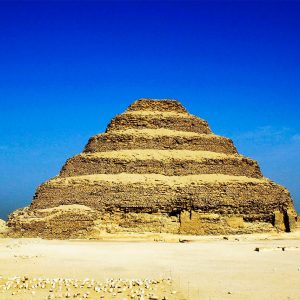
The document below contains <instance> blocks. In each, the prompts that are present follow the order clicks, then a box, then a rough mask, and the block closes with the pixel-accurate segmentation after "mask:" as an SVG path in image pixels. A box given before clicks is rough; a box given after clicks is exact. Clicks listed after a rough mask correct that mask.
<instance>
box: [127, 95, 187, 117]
mask: <svg viewBox="0 0 300 300" xmlns="http://www.w3.org/2000/svg"><path fill="white" fill-rule="evenodd" d="M127 110H128V111H146V110H151V111H174V112H181V113H186V112H187V110H186V109H185V108H184V107H183V105H182V104H181V103H180V102H179V101H178V100H176V99H152V98H140V99H138V100H136V101H134V102H133V103H132V104H131V105H130V106H129V107H128V109H127Z"/></svg>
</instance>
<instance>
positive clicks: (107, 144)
mask: <svg viewBox="0 0 300 300" xmlns="http://www.w3.org/2000/svg"><path fill="white" fill-rule="evenodd" d="M126 149H174V150H204V151H211V152H220V153H228V154H234V153H237V151H236V148H235V146H234V145H233V142H232V140H230V139H228V138H225V137H221V136H217V135H214V134H197V133H193V132H182V131H174V130H168V129H160V130H155V129H140V130H132V129H131V130H121V131H113V132H109V133H103V134H98V135H96V136H94V137H92V138H91V139H90V140H89V141H88V143H87V145H86V147H85V149H84V152H103V151H112V150H126Z"/></svg>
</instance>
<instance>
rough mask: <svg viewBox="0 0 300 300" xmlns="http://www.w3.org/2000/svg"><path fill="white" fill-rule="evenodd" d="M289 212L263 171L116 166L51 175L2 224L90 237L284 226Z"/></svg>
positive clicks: (48, 234) (284, 195) (18, 230)
mask: <svg viewBox="0 0 300 300" xmlns="http://www.w3.org/2000/svg"><path fill="white" fill-rule="evenodd" d="M262 198H263V199H264V204H263V205H262V204H261V203H262V201H261V199H262ZM50 205H51V207H49V206H50ZM296 220H297V215H296V213H295V211H294V209H293V204H292V201H291V199H290V195H289V193H288V191H287V190H286V189H285V188H283V187H281V186H279V185H277V184H274V183H273V182H272V181H270V180H268V179H266V178H262V179H256V178H248V177H244V176H229V175H206V174H204V175H189V176H164V175H159V174H124V173H123V174H98V175H86V176H76V177H66V178H61V177H57V178H54V179H52V180H50V181H48V182H46V183H44V184H43V185H41V186H40V187H39V188H38V190H37V193H36V195H35V197H34V201H33V203H32V204H31V206H30V207H28V208H25V209H23V210H18V211H16V212H14V213H13V214H12V215H11V216H10V218H9V222H8V225H9V227H10V228H11V232H12V233H13V234H16V235H22V236H41V237H45V238H71V237H72V238H74V237H91V236H92V237H95V238H96V237H99V236H101V232H163V233H173V234H174V233H175V234H195V235H201V234H241V233H254V232H266V231H274V230H275V231H276V230H279V231H291V230H293V229H294V228H295V226H296Z"/></svg>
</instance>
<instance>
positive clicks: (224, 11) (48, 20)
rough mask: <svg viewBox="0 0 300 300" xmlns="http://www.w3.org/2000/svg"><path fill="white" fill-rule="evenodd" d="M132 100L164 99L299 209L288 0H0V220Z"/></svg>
mask: <svg viewBox="0 0 300 300" xmlns="http://www.w3.org/2000/svg"><path fill="white" fill-rule="evenodd" d="M140 97H153V98H176V99H178V100H180V101H181V102H182V103H183V104H184V105H185V106H186V107H187V108H188V109H189V111H190V112H191V113H193V114H196V115H198V116H200V117H202V118H204V119H206V120H207V121H208V122H209V124H210V126H211V128H212V130H213V131H214V132H215V133H216V134H220V135H224V136H228V137H230V138H232V139H233V140H234V142H235V144H236V145H237V147H238V150H239V151H240V152H241V153H242V154H244V155H247V156H250V157H252V158H254V159H257V160H258V162H259V163H260V165H261V168H262V170H263V172H264V174H265V176H267V177H269V178H271V179H272V180H274V181H276V182H278V183H281V184H283V185H285V186H286V187H287V188H288V189H289V190H290V191H291V193H292V196H293V199H294V201H295V203H296V207H297V208H298V211H300V121H299V113H300V3H299V2H287V1H283V2H273V1H267V2H263V1H258V2H246V1H241V2H238V1H221V2H216V1H210V2H203V1H197V2H187V1H185V2H179V1H177V2H171V1H168V2H159V1H155V2H142V1H139V2H125V1H122V2H116V1H113V2H100V1H92V2H87V1H76V2H72V1H66V2H58V1H52V2H45V1H40V2H33V1H23V2H16V1H7V2H3V1H2V2H1V1H0V218H5V217H6V215H7V213H9V212H11V211H12V210H14V209H15V208H17V207H23V206H25V205H28V204H29V203H30V202H31V199H32V196H33V194H34V191H35V188H36V187H37V186H38V185H39V184H41V183H42V182H43V181H45V180H46V179H49V178H51V177H53V176H54V175H56V174H57V173H58V172H59V170H60V167H61V166H62V164H63V163H64V162H65V160H66V159H67V158H68V157H71V156H73V155H74V154H76V153H79V152H81V150H82V149H83V147H84V145H85V144H86V142H87V140H88V138H89V137H90V136H92V135H94V134H96V133H100V132H103V131H104V130H105V127H106V125H107V123H108V122H109V120H110V119H111V118H112V117H113V116H114V115H116V114H117V113H120V112H122V111H123V110H125V109H126V107H127V106H128V105H129V104H130V103H131V102H133V101H134V100H135V99H138V98H140Z"/></svg>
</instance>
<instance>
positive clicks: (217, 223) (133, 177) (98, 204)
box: [2, 99, 299, 238]
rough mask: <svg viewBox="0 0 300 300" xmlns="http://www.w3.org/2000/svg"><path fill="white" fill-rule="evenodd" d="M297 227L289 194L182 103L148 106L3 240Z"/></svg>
mask: <svg viewBox="0 0 300 300" xmlns="http://www.w3.org/2000/svg"><path fill="white" fill-rule="evenodd" d="M297 224H299V221H298V217H297V214H296V211H295V209H294V206H293V202H292V199H291V197H290V194H289V192H288V190H287V189H285V188H284V187H282V186H280V185H278V184H275V183H274V182H272V181H271V180H269V179H267V178H265V177H263V175H262V173H261V171H260V168H259V166H258V164H257V162H256V161H254V160H252V159H250V158H247V157H244V156H242V155H240V154H239V153H238V152H237V150H236V148H235V146H234V144H233V142H232V141H231V140H230V139H228V138H225V137H221V136H217V135H215V134H213V133H212V132H211V130H210V128H209V126H208V123H207V122H206V121H204V120H202V119H200V118H198V117H196V116H194V115H191V114H190V113H188V112H187V110H186V109H185V108H184V107H183V106H182V105H181V104H180V103H179V102H178V101H176V100H170V99H163V100H154V99H140V100H137V101H135V102H134V103H133V104H131V105H130V106H129V107H128V109H127V110H126V111H125V112H124V113H122V114H119V115H117V116H116V117H115V118H113V119H112V120H111V122H110V123H109V125H108V127H107V129H106V132H105V133H103V134H97V135H96V136H94V137H92V138H90V140H89V141H88V143H87V145H86V146H85V148H84V151H83V152H82V153H80V154H78V155H76V156H74V157H72V158H70V159H68V160H67V161H66V163H65V165H64V166H63V167H62V169H61V172H60V174H59V175H58V176H56V177H54V178H53V179H51V180H49V181H47V182H45V183H43V184H42V185H41V186H39V187H38V189H37V191H36V193H35V195H34V198H33V201H32V204H31V205H30V206H29V207H26V208H23V209H19V210H17V211H15V212H13V213H12V214H11V215H10V216H9V220H8V222H7V226H5V231H4V230H3V232H5V233H6V234H7V235H9V236H17V237H19V236H24V237H36V236H40V237H43V238H76V237H80V238H88V237H94V238H97V237H101V234H104V233H105V234H107V233H118V232H140V233H141V232H157V233H176V234H196V235H201V234H240V233H254V232H272V231H274V232H276V231H286V232H289V231H292V230H294V229H295V228H296V227H297ZM2 227H4V225H3V224H2Z"/></svg>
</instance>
